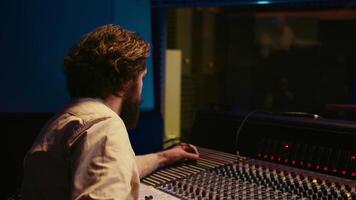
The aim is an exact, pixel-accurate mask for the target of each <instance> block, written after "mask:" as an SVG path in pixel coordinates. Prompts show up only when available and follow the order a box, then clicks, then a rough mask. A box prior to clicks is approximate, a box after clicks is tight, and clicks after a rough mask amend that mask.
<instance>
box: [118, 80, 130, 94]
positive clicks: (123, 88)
mask: <svg viewBox="0 0 356 200" xmlns="http://www.w3.org/2000/svg"><path fill="white" fill-rule="evenodd" d="M131 87H132V80H129V81H126V82H124V83H123V84H122V86H121V89H120V90H119V91H117V92H116V94H115V96H117V97H123V96H124V95H125V93H126V92H127V91H128V90H129V89H130V88H131Z"/></svg>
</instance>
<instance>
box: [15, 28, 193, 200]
mask: <svg viewBox="0 0 356 200" xmlns="http://www.w3.org/2000/svg"><path fill="white" fill-rule="evenodd" d="M148 53H149V45H148V44H147V43H146V42H145V41H144V40H143V39H141V38H140V37H139V36H137V35H136V34H135V33H133V32H130V31H127V30H125V29H123V28H121V27H119V26H116V25H106V26H102V27H99V28H98V29H96V30H94V31H93V32H90V33H89V34H87V35H86V36H85V37H84V38H83V39H82V40H81V41H80V42H79V43H78V44H77V45H76V46H75V47H74V48H73V49H71V51H70V52H69V53H68V55H67V56H66V57H65V59H64V72H65V75H66V81H67V87H68V91H69V94H70V95H71V96H72V97H73V98H74V100H73V101H72V102H71V103H70V104H69V105H68V106H67V107H65V108H64V109H63V110H62V111H61V112H60V113H59V114H57V115H56V116H55V117H53V118H52V119H51V120H50V121H49V122H48V123H47V124H46V126H45V127H44V128H43V129H42V131H41V133H40V134H39V136H38V138H37V139H36V141H35V142H34V144H33V146H32V148H31V149H30V150H29V152H28V153H27V155H26V157H25V160H24V180H23V186H22V194H23V197H24V199H25V200H26V199H36V200H41V199H48V200H56V199H61V200H64V199H78V200H79V199H86V200H88V199H117V200H119V199H120V200H123V199H137V198H138V190H139V181H140V180H139V179H140V177H143V176H145V175H147V174H149V173H150V172H152V171H153V170H155V169H157V167H159V166H162V165H166V164H170V163H173V162H175V161H178V160H180V159H183V158H192V159H198V157H199V155H198V153H197V151H196V149H195V147H193V146H188V148H190V149H185V148H183V147H186V145H185V146H178V147H175V148H172V149H169V150H166V151H163V152H159V153H152V154H148V155H143V156H135V154H134V152H133V150H132V148H131V144H130V141H129V138H128V134H127V130H126V127H133V126H134V125H135V124H136V121H137V118H138V106H139V104H140V103H141V102H142V99H141V92H142V85H143V82H142V79H143V78H144V76H145V75H146V73H147V68H146V59H147V57H148ZM124 123H125V124H124ZM191 150H195V153H189V152H191Z"/></svg>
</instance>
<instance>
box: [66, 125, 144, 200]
mask: <svg viewBox="0 0 356 200" xmlns="http://www.w3.org/2000/svg"><path fill="white" fill-rule="evenodd" d="M69 146H70V155H71V173H72V178H73V181H72V183H73V185H72V189H71V199H74V200H82V199H85V200H92V199H93V200H94V199H112V200H116V199H117V200H118V199H120V200H122V199H131V190H132V187H133V185H132V179H133V177H134V169H135V168H136V164H135V157H134V156H135V155H134V153H133V151H132V148H131V144H130V141H129V139H128V135H127V131H126V128H125V126H124V124H123V123H122V122H120V121H119V119H115V118H109V119H105V120H102V121H100V122H97V123H94V124H92V125H90V126H89V127H88V128H87V129H86V130H85V131H82V132H81V133H79V134H77V135H76V136H75V139H73V141H71V142H70V145H69ZM136 170H137V169H136ZM137 179H138V178H137Z"/></svg>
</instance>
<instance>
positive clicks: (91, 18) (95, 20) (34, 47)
mask: <svg viewBox="0 0 356 200" xmlns="http://www.w3.org/2000/svg"><path fill="white" fill-rule="evenodd" d="M107 23H117V24H120V25H122V26H124V27H125V28H128V29H130V30H135V31H137V32H138V33H139V34H140V35H141V36H143V37H144V38H145V39H146V40H148V41H149V42H150V41H151V24H150V4H149V1H148V0H145V1H140V2H136V1H135V2H130V1H129V2H127V1H123V0H119V1H114V0H102V1H94V0H87V1H83V0H82V1H71V0H63V1H46V0H35V1H25V0H13V1H3V2H2V3H1V5H0V24H1V26H0V27H1V28H0V29H1V31H0V69H1V73H0V89H1V91H2V92H1V94H2V95H1V96H2V97H1V99H0V112H48V111H49V112H56V111H57V110H58V109H59V108H60V107H61V106H62V105H63V104H64V103H66V102H67V101H68V100H69V97H68V94H67V92H66V88H65V80H64V76H63V72H62V60H63V57H64V55H65V54H66V53H67V51H68V50H69V48H71V47H72V46H73V45H74V44H75V43H76V42H77V41H78V40H80V38H81V37H82V36H83V35H84V34H85V33H87V32H89V31H90V30H92V29H93V28H95V27H98V26H100V25H103V24H107ZM148 65H149V66H148V67H149V74H148V76H147V77H146V79H145V84H144V85H145V86H144V87H145V91H144V93H143V96H144V99H145V103H144V104H143V106H142V108H143V109H145V110H152V109H153V107H154V103H153V102H154V99H153V97H154V94H153V75H152V73H151V72H152V71H153V70H152V65H151V61H149V64H148Z"/></svg>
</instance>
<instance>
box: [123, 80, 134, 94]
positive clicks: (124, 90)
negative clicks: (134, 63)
mask: <svg viewBox="0 0 356 200" xmlns="http://www.w3.org/2000/svg"><path fill="white" fill-rule="evenodd" d="M132 82H133V81H132V80H129V81H126V82H124V83H123V84H122V91H123V92H126V91H127V90H129V89H130V88H131V87H132Z"/></svg>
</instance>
